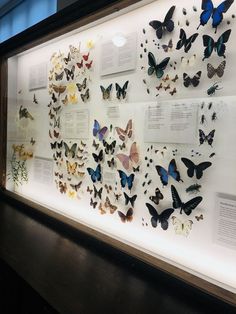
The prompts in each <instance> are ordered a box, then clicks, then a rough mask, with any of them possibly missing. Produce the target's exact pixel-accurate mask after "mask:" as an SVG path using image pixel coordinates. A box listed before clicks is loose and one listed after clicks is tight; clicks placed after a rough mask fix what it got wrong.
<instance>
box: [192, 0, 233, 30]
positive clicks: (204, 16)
mask: <svg viewBox="0 0 236 314" xmlns="http://www.w3.org/2000/svg"><path fill="white" fill-rule="evenodd" d="M233 2H234V0H226V1H223V2H222V3H221V4H220V5H218V7H217V8H214V6H213V3H212V0H202V10H203V12H202V13H201V15H200V24H199V26H198V28H199V27H200V26H201V25H202V26H204V25H206V24H207V22H208V21H209V19H210V18H211V17H212V27H213V28H215V33H216V32H217V27H218V26H219V25H220V23H221V22H222V20H223V13H226V12H227V11H228V10H229V8H230V7H231V5H232V4H233ZM198 28H197V29H198Z"/></svg>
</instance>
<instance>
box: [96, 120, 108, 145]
mask: <svg viewBox="0 0 236 314" xmlns="http://www.w3.org/2000/svg"><path fill="white" fill-rule="evenodd" d="M107 130H108V128H107V127H106V126H104V127H102V128H101V127H100V124H99V122H98V121H97V120H94V125H93V136H98V139H99V141H102V140H103V138H104V136H105V134H106V132H107Z"/></svg>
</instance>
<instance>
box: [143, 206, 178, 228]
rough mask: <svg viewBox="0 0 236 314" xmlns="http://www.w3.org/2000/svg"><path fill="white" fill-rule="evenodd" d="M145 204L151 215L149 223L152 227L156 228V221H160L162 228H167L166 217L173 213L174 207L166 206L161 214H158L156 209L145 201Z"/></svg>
mask: <svg viewBox="0 0 236 314" xmlns="http://www.w3.org/2000/svg"><path fill="white" fill-rule="evenodd" d="M146 206H147V208H148V211H149V213H150V215H151V216H152V218H151V224H152V226H153V228H156V227H157V223H158V222H160V223H161V227H162V229H163V230H167V229H168V226H169V222H168V219H169V218H170V216H171V215H172V214H173V212H174V209H173V208H167V209H165V210H164V211H163V212H162V213H161V214H158V212H157V210H156V209H155V208H154V207H153V206H152V205H151V204H149V203H146Z"/></svg>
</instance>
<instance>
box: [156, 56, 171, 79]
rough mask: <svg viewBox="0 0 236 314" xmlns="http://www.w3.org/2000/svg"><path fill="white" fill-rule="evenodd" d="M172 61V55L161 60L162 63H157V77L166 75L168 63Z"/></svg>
mask: <svg viewBox="0 0 236 314" xmlns="http://www.w3.org/2000/svg"><path fill="white" fill-rule="evenodd" d="M169 61H170V57H167V58H165V59H164V60H162V61H161V63H159V64H157V65H156V69H155V72H156V77H157V78H161V77H162V76H163V75H164V70H165V68H166V67H167V65H168V63H169Z"/></svg>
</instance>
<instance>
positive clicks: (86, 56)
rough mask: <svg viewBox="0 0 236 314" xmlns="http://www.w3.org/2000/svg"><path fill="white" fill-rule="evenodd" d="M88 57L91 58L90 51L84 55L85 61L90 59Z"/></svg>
mask: <svg viewBox="0 0 236 314" xmlns="http://www.w3.org/2000/svg"><path fill="white" fill-rule="evenodd" d="M88 58H89V52H88V53H87V54H86V55H83V59H84V61H88Z"/></svg>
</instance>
